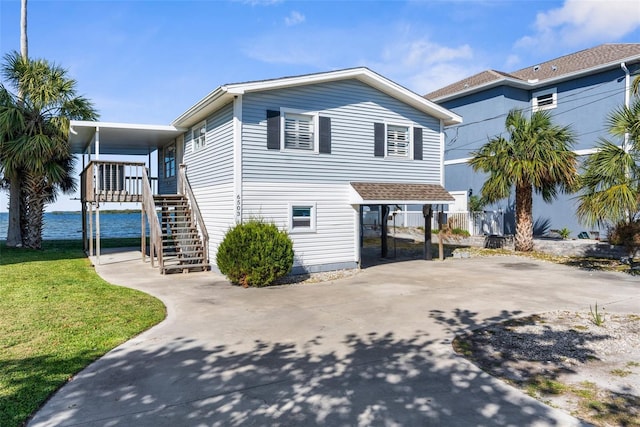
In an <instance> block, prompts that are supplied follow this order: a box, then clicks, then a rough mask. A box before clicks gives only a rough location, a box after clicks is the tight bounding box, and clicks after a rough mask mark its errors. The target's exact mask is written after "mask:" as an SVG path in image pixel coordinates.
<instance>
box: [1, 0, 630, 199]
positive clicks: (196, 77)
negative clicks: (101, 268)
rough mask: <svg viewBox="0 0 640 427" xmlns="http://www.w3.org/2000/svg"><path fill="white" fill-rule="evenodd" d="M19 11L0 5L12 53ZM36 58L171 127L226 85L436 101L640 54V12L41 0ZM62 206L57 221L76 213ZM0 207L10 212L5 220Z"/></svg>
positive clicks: (115, 111) (464, 4)
mask: <svg viewBox="0 0 640 427" xmlns="http://www.w3.org/2000/svg"><path fill="white" fill-rule="evenodd" d="M19 22H20V1H19V0H0V52H1V53H2V54H3V55H4V54H6V53H7V52H9V51H11V50H17V49H19V36H20V27H19ZM28 33H29V55H30V56H31V57H39V58H46V59H48V60H50V61H53V62H56V63H57V64H60V65H62V66H63V67H65V68H67V69H68V70H69V74H70V76H71V77H73V78H75V79H76V80H77V81H78V88H79V91H80V93H82V94H83V95H85V96H87V97H88V98H90V99H91V100H92V101H93V102H94V103H95V105H96V107H97V109H98V110H99V112H100V116H101V117H100V119H101V120H102V121H110V122H128V123H153V124H169V123H170V122H171V121H172V120H173V119H175V118H176V117H177V116H179V115H180V114H181V113H182V112H184V111H185V110H186V109H187V108H189V107H190V106H191V105H193V104H194V103H195V102H197V101H198V100H199V99H201V98H202V97H204V96H205V95H207V94H208V93H209V92H211V91H212V90H213V89H215V88H216V87H217V86H219V85H221V84H225V83H233V82H242V81H248V80H260V79H266V78H276V77H282V76H289V75H297V74H304V73H313V72H319V71H327V70H333V69H340V68H349V67H355V66H367V67H369V68H371V69H373V70H374V71H376V72H378V73H380V74H383V75H384V76H386V77H388V78H390V79H391V80H394V81H396V82H397V83H400V84H402V85H404V86H405V87H407V88H409V89H411V90H413V91H415V92H417V93H420V94H425V93H427V92H430V91H431V90H434V89H437V88H439V87H441V86H444V85H446V84H449V83H452V82H454V81H456V80H459V79H461V78H464V77H467V76H469V75H472V74H474V73H477V72H479V71H482V70H485V69H490V68H492V69H497V70H501V71H514V70H517V69H520V68H523V67H525V66H529V65H534V64H536V63H537V62H541V61H545V60H549V59H552V58H555V57H558V56H561V55H565V54H568V53H571V52H575V51H577V50H581V49H585V48H589V47H593V46H596V45H598V44H601V43H624V42H631V43H637V42H640V3H639V2H637V1H635V0H634V1H624V0H608V1H586V0H564V1H551V0H549V1H493V0H479V1H444V0H443V1H434V0H430V1H417V0H414V1H282V0H237V1H206V0H200V1H187V0H171V1H153V0H144V1H143V0H140V1H135V0H128V1H92V0H83V1H80V0H76V1H61V0H49V1H47V0H40V1H38V0H29V9H28ZM68 199H69V196H65V195H63V196H61V197H60V200H61V202H58V203H57V204H56V205H54V206H53V207H52V208H50V209H67V208H68V206H70V207H69V208H70V209H78V205H79V203H78V202H77V201H76V202H73V203H72V204H70V203H68ZM5 200H6V197H5V198H4V199H3V197H1V196H0V210H6V201H5Z"/></svg>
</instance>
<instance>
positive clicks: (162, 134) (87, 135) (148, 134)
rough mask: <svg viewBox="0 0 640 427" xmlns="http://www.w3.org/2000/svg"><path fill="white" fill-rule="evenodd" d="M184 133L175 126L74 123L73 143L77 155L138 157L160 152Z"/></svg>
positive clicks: (73, 150) (71, 142)
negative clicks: (160, 148)
mask: <svg viewBox="0 0 640 427" xmlns="http://www.w3.org/2000/svg"><path fill="white" fill-rule="evenodd" d="M184 132H185V130H184V129H181V128H177V127H175V126H164V125H142V124H130V123H109V122H89V121H79V120H72V121H71V123H70V130H69V144H70V145H71V151H72V153H74V154H95V155H99V154H115V155H127V156H138V155H147V154H149V153H151V152H152V151H155V150H157V149H158V148H159V147H162V146H163V145H165V144H166V143H168V142H170V141H171V140H172V139H174V138H176V137H178V136H179V135H181V134H182V133H184Z"/></svg>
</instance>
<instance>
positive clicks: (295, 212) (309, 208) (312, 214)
mask: <svg viewBox="0 0 640 427" xmlns="http://www.w3.org/2000/svg"><path fill="white" fill-rule="evenodd" d="M315 229H316V206H315V204H302V203H301V204H292V205H290V212H289V231H290V232H292V233H296V232H305V231H307V232H308V231H315Z"/></svg>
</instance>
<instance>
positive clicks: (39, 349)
mask: <svg viewBox="0 0 640 427" xmlns="http://www.w3.org/2000/svg"><path fill="white" fill-rule="evenodd" d="M138 242H139V240H138ZM118 243H121V242H118ZM116 244H117V243H116ZM138 244H139V243H138ZM111 245H113V243H112V244H111ZM106 246H110V245H109V243H108V242H107V245H106ZM81 249H82V243H81V242H79V241H48V242H45V243H44V250H42V251H34V250H25V249H7V248H6V246H5V245H4V242H0V425H1V426H7V427H9V426H20V425H22V424H23V423H24V422H25V421H26V420H27V418H28V417H29V415H31V414H32V413H33V412H34V411H35V410H37V409H38V408H39V407H40V405H42V404H43V403H44V402H45V400H46V399H47V397H48V396H49V395H50V394H51V393H53V392H54V391H55V390H56V389H58V388H59V387H60V386H62V385H63V384H64V383H65V382H67V381H68V380H69V379H70V378H71V377H72V376H73V375H74V374H76V373H77V372H78V371H80V370H81V369H82V368H84V367H85V366H87V365H88V364H89V363H91V362H92V361H94V360H96V359H97V358H99V357H100V356H102V355H103V354H105V353H106V352H108V351H109V350H111V349H112V348H114V347H116V346H117V345H119V344H121V343H122V342H124V341H126V340H128V339H130V338H131V337H133V336H135V335H137V334H139V333H140V332H142V331H144V330H145V329H148V328H149V327H151V326H153V325H155V324H157V323H158V322H160V321H161V320H162V319H164V317H165V314H166V312H165V307H164V305H163V304H162V303H161V302H160V301H159V300H157V299H156V298H153V297H151V296H149V295H147V294H144V293H142V292H139V291H134V290H132V289H127V288H123V287H119V286H114V285H110V284H109V283H107V282H105V281H104V280H102V279H101V278H100V277H99V276H98V275H97V274H96V273H95V271H94V269H93V267H92V266H91V263H90V262H89V260H88V259H87V258H86V257H85V256H84V254H83V252H82V250H81Z"/></svg>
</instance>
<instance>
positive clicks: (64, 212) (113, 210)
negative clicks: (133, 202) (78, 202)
mask: <svg viewBox="0 0 640 427" xmlns="http://www.w3.org/2000/svg"><path fill="white" fill-rule="evenodd" d="M94 212H95V211H94ZM8 213H9V212H0V215H3V214H8ZM81 213H82V211H51V212H45V215H46V214H50V215H63V214H81ZM100 213H101V214H123V213H124V214H126V213H140V209H122V210H119V209H104V210H101V211H100Z"/></svg>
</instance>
